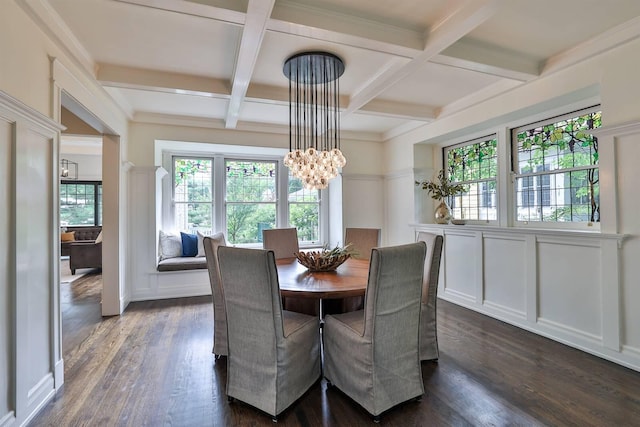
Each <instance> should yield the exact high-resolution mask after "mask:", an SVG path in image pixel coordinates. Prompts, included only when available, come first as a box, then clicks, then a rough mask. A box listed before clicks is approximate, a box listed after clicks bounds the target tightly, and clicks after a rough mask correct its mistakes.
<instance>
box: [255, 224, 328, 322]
mask: <svg viewBox="0 0 640 427" xmlns="http://www.w3.org/2000/svg"><path fill="white" fill-rule="evenodd" d="M262 247H263V248H264V249H269V250H272V251H273V253H274V254H275V256H276V259H281V258H293V257H294V253H295V252H299V251H300V247H299V246H298V230H297V229H296V228H272V229H268V230H262ZM282 305H283V306H284V308H285V309H286V310H290V311H295V312H297V313H304V314H309V315H316V316H317V315H318V313H319V312H320V305H319V302H318V300H314V299H309V298H294V297H286V298H285V297H283V298H282Z"/></svg>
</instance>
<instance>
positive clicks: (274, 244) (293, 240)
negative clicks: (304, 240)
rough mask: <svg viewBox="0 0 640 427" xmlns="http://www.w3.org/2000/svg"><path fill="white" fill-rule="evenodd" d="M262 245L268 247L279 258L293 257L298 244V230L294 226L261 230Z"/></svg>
mask: <svg viewBox="0 0 640 427" xmlns="http://www.w3.org/2000/svg"><path fill="white" fill-rule="evenodd" d="M262 247H263V248H264V249H270V250H272V251H273V253H274V254H275V256H276V259H280V258H293V257H294V256H295V255H294V253H295V252H298V251H299V250H300V248H299V246H298V230H297V229H296V228H273V229H269V230H262Z"/></svg>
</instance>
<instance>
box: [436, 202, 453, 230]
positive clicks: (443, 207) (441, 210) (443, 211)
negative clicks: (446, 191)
mask: <svg viewBox="0 0 640 427" xmlns="http://www.w3.org/2000/svg"><path fill="white" fill-rule="evenodd" d="M434 217H435V221H436V223H437V224H448V223H449V220H450V219H451V208H450V207H449V205H448V204H447V202H445V201H444V200H440V203H439V204H438V206H436V210H435V212H434Z"/></svg>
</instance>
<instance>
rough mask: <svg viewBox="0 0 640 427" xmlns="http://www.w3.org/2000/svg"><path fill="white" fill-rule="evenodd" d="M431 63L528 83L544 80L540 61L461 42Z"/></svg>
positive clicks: (467, 39)
mask: <svg viewBox="0 0 640 427" xmlns="http://www.w3.org/2000/svg"><path fill="white" fill-rule="evenodd" d="M431 62H434V63H436V64H441V65H448V66H451V67H456V68H462V69H466V70H471V71H476V72H479V73H484V74H489V75H492V76H497V77H502V78H505V79H511V80H518V81H521V82H526V81H529V80H533V79H536V78H538V77H539V76H540V61H539V60H537V59H534V58H527V57H524V56H523V55H522V54H520V53H519V52H513V51H507V50H505V49H500V48H498V47H496V46H492V45H488V44H486V43H479V42H477V41H475V40H470V39H469V38H468V37H466V38H462V39H460V40H458V41H457V42H456V43H454V44H452V45H451V46H449V47H448V48H447V49H446V50H445V51H444V52H443V53H441V54H439V55H436V56H435V57H433V58H431Z"/></svg>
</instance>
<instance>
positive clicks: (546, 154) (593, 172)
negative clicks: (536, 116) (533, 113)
mask: <svg viewBox="0 0 640 427" xmlns="http://www.w3.org/2000/svg"><path fill="white" fill-rule="evenodd" d="M601 118H602V113H601V111H599V110H598V107H592V108H589V109H585V110H582V111H578V112H575V113H572V114H568V115H565V116H562V117H557V118H554V119H550V120H546V121H542V122H538V123H534V124H532V125H528V126H523V127H520V128H517V129H514V130H513V170H514V173H515V191H516V198H515V200H516V206H515V209H516V221H524V222H529V221H535V222H589V223H593V222H600V201H599V198H600V188H599V179H598V140H597V138H595V137H594V136H592V135H591V134H589V133H588V131H589V129H595V128H598V127H600V126H601V123H602V120H601Z"/></svg>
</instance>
